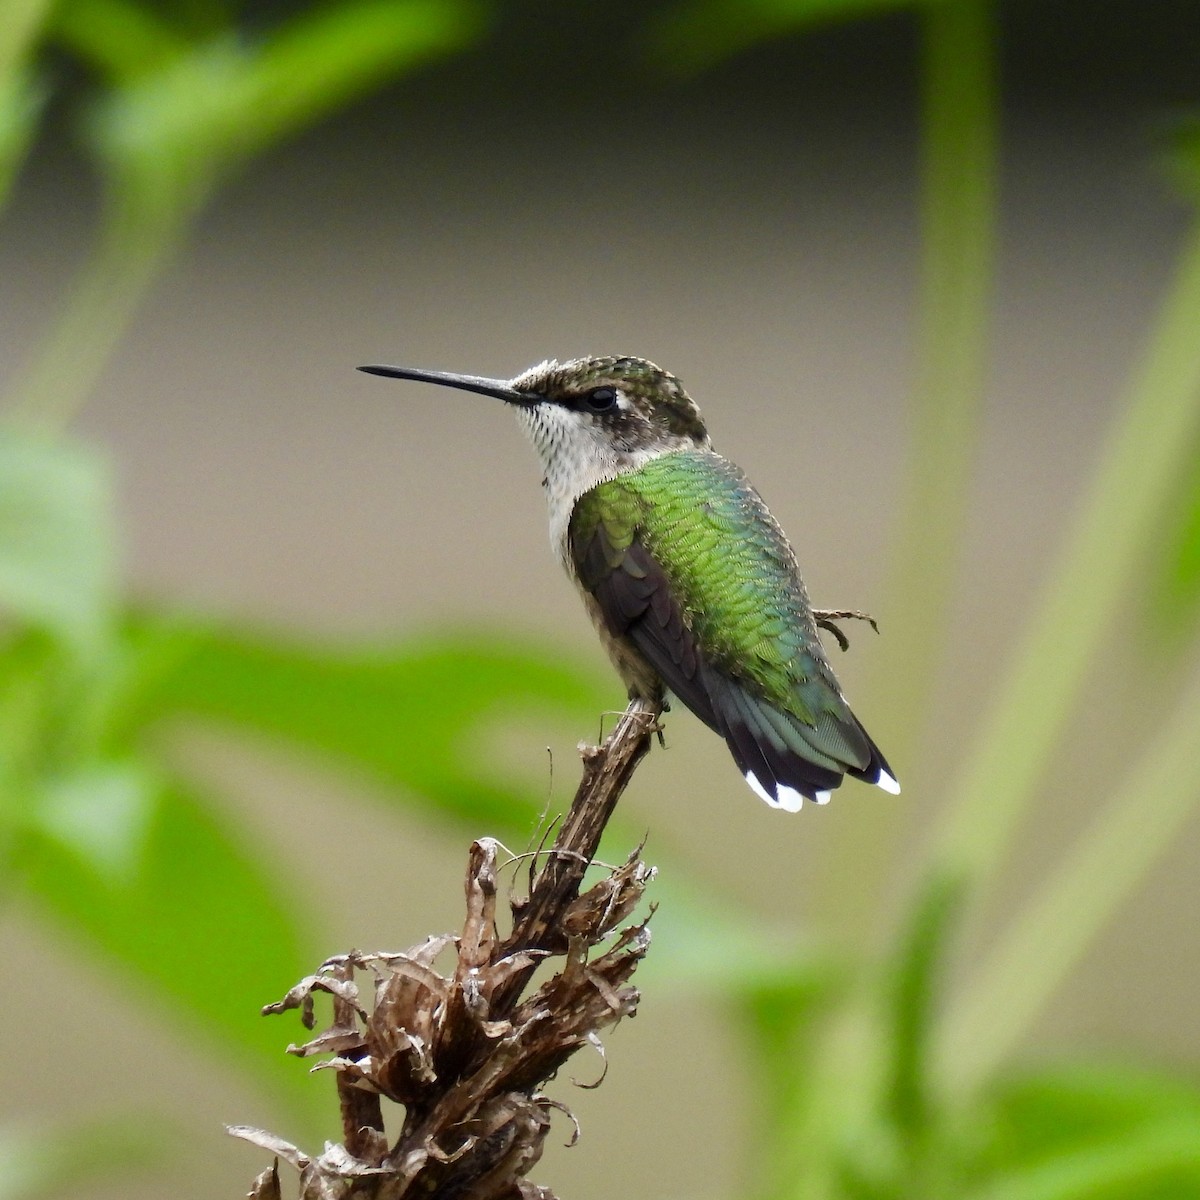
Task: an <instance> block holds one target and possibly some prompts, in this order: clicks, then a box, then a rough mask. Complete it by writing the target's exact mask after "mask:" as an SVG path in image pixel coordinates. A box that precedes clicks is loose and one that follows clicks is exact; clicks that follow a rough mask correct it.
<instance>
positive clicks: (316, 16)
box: [244, 0, 483, 145]
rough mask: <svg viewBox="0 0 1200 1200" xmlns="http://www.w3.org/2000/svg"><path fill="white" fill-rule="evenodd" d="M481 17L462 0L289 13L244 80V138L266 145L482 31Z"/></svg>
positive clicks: (384, 0) (383, 2)
mask: <svg viewBox="0 0 1200 1200" xmlns="http://www.w3.org/2000/svg"><path fill="white" fill-rule="evenodd" d="M482 16H483V10H482V8H481V7H480V6H478V5H477V4H475V3H470V2H466V0H358V2H357V3H343V4H339V5H337V6H336V7H332V8H326V9H324V10H323V11H316V12H312V13H306V14H305V15H304V16H303V17H299V18H296V19H295V20H293V21H292V22H291V23H290V24H288V25H287V26H285V27H284V28H283V29H282V30H280V32H279V33H278V34H277V35H276V36H275V37H274V38H272V39H271V40H270V41H269V42H268V43H267V44H266V45H264V46H263V48H262V50H261V52H260V53H259V54H258V56H257V58H256V59H255V62H254V65H253V67H252V69H251V72H250V74H249V77H248V79H247V88H246V94H245V97H244V101H245V112H244V119H245V121H246V130H247V132H248V134H249V136H250V138H251V140H252V141H254V142H256V143H257V144H259V145H265V144H268V143H269V142H272V141H274V140H276V139H278V138H279V137H281V136H284V135H286V134H289V133H291V132H294V131H295V130H297V129H299V128H302V127H303V126H305V125H308V124H310V123H311V122H312V121H314V120H316V119H317V118H319V117H320V116H322V115H324V114H325V113H328V112H330V111H333V110H334V109H336V108H339V107H341V106H343V105H345V104H346V103H347V102H348V101H350V100H351V99H352V98H353V97H355V96H359V95H362V94H364V93H366V92H368V91H370V90H372V89H373V88H375V87H376V86H377V85H378V84H380V83H382V82H383V81H384V80H385V79H387V78H389V77H391V76H392V75H398V74H402V73H404V72H406V71H410V70H412V69H414V68H416V67H418V66H421V65H423V64H424V63H427V62H429V61H431V60H434V59H437V58H440V57H443V56H445V55H447V54H450V53H452V52H454V51H457V50H461V49H463V48H464V47H465V46H466V45H467V44H468V43H469V42H470V41H472V40H473V39H474V38H476V37H477V36H478V35H479V34H480V33H481V32H482V29H483V20H482Z"/></svg>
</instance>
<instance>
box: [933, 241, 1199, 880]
mask: <svg viewBox="0 0 1200 1200" xmlns="http://www.w3.org/2000/svg"><path fill="white" fill-rule="evenodd" d="M1198 329H1200V222H1197V223H1196V224H1195V226H1194V227H1193V228H1192V230H1191V231H1190V233H1189V235H1188V240H1187V243H1186V245H1185V246H1184V249H1183V254H1182V256H1181V259H1180V262H1179V264H1178V270H1177V273H1176V277H1175V281H1174V284H1173V286H1172V288H1171V291H1170V293H1169V295H1168V296H1167V299H1166V301H1165V304H1164V306H1163V309H1162V312H1161V314H1160V317H1159V320H1158V324H1157V327H1156V329H1155V331H1154V335H1153V337H1152V339H1151V342H1150V345H1149V347H1148V350H1147V352H1146V355H1145V357H1144V360H1143V362H1142V365H1141V368H1140V370H1139V371H1138V373H1137V375H1136V378H1135V379H1134V382H1133V386H1132V389H1131V394H1130V397H1129V401H1128V403H1127V404H1126V405H1125V406H1124V407H1123V408H1122V410H1121V412H1120V413H1119V415H1118V417H1117V419H1116V421H1115V423H1114V425H1113V428H1112V431H1111V433H1110V436H1109V438H1108V442H1107V445H1106V447H1105V449H1104V452H1103V454H1102V457H1101V460H1100V464H1099V468H1098V470H1097V471H1096V474H1095V477H1094V479H1093V480H1092V483H1091V486H1090V488H1089V489H1088V492H1087V495H1086V496H1085V498H1084V500H1083V503H1082V505H1081V506H1080V509H1079V511H1078V513H1077V515H1076V518H1075V521H1074V525H1073V528H1072V530H1071V532H1070V534H1069V537H1068V542H1067V546H1066V549H1065V550H1064V552H1063V554H1062V556H1061V558H1060V560H1059V563H1058V566H1057V568H1056V570H1055V571H1054V573H1053V576H1052V578H1051V580H1050V582H1049V584H1048V586H1047V588H1046V590H1045V592H1044V593H1043V596H1042V598H1041V600H1040V602H1039V603H1038V604H1037V605H1036V606H1035V608H1034V615H1033V618H1032V620H1031V622H1030V624H1029V626H1028V628H1027V630H1026V632H1025V635H1024V637H1023V638H1022V641H1021V644H1020V646H1019V647H1018V649H1017V651H1016V653H1015V654H1014V656H1013V658H1012V661H1011V665H1010V666H1009V668H1008V670H1007V672H1006V674H1005V675H1004V677H1003V678H1002V679H1001V681H1000V683H999V685H998V687H997V690H996V698H995V701H994V703H993V706H992V709H991V712H990V713H989V714H988V715H987V717H986V718H985V720H984V722H983V725H982V728H981V731H980V734H979V736H978V738H977V740H976V743H975V747H974V750H973V752H972V753H971V754H970V756H969V757H968V759H967V762H966V764H965V767H964V770H963V772H962V775H961V777H960V778H959V780H958V782H957V784H956V785H955V786H954V787H953V788H952V790H951V796H952V797H954V803H953V806H952V808H951V809H950V810H949V812H948V814H947V820H946V822H945V824H944V827H943V828H942V830H941V833H940V839H939V842H938V846H937V854H936V857H937V860H938V862H939V863H940V864H941V865H942V868H943V869H947V870H949V871H951V872H952V873H960V874H961V875H963V876H964V877H965V878H967V879H969V880H970V881H971V883H972V886H973V887H975V888H977V889H978V888H981V887H983V886H986V885H987V884H988V883H990V882H991V880H992V877H993V876H994V875H995V873H996V871H997V870H998V868H999V867H1000V865H1001V863H1002V861H1003V859H1004V856H1005V853H1006V851H1007V849H1008V846H1009V842H1010V840H1011V838H1012V835H1013V831H1014V830H1015V828H1016V827H1017V824H1018V822H1019V821H1020V819H1021V816H1022V815H1023V813H1024V811H1025V808H1026V807H1027V805H1028V803H1029V801H1030V799H1031V797H1032V795H1033V792H1034V789H1035V787H1036V784H1037V782H1038V780H1039V778H1040V777H1041V775H1042V773H1043V772H1044V770H1045V769H1046V766H1047V764H1048V762H1049V759H1050V754H1051V752H1052V750H1053V748H1054V746H1055V743H1056V742H1057V740H1058V736H1059V733H1060V731H1061V729H1062V727H1063V725H1064V724H1065V722H1066V721H1067V719H1068V717H1069V716H1070V714H1071V711H1072V708H1073V706H1074V704H1075V701H1076V699H1077V697H1078V694H1079V690H1080V688H1081V686H1082V684H1083V680H1084V676H1085V673H1086V671H1087V669H1088V667H1089V665H1090V664H1091V662H1092V661H1093V656H1094V655H1095V654H1096V652H1097V651H1098V650H1099V649H1100V647H1101V645H1102V642H1103V639H1104V638H1105V637H1107V636H1109V634H1110V630H1111V627H1112V623H1113V619H1114V617H1115V615H1116V612H1117V606H1118V605H1119V604H1120V602H1121V600H1122V598H1123V596H1124V595H1125V592H1126V589H1127V587H1128V585H1129V583H1130V582H1131V580H1132V579H1133V575H1134V571H1135V570H1136V567H1137V562H1138V557H1139V555H1140V553H1141V551H1142V549H1143V547H1144V546H1145V545H1146V543H1147V542H1148V541H1149V540H1151V539H1152V538H1153V536H1154V529H1155V524H1156V522H1157V521H1158V520H1159V518H1160V516H1161V514H1162V511H1163V506H1164V504H1165V503H1166V502H1167V500H1168V499H1169V496H1170V494H1171V489H1172V487H1173V486H1174V483H1175V480H1177V479H1178V477H1179V471H1180V468H1181V467H1182V465H1183V459H1184V457H1185V456H1186V455H1187V454H1189V453H1191V447H1192V446H1194V445H1195V438H1196V436H1197V433H1198V432H1200V337H1198V336H1197V332H1196V331H1197V330H1198Z"/></svg>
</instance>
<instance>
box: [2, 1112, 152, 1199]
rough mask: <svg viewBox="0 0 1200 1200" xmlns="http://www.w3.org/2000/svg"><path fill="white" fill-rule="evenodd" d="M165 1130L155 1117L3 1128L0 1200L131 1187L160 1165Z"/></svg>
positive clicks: (139, 1115) (140, 1115) (144, 1114)
mask: <svg viewBox="0 0 1200 1200" xmlns="http://www.w3.org/2000/svg"><path fill="white" fill-rule="evenodd" d="M166 1139H167V1131H166V1129H165V1128H164V1127H163V1126H162V1123H161V1121H160V1120H159V1118H158V1117H157V1116H155V1115H154V1114H152V1113H139V1114H137V1115H136V1116H135V1115H132V1114H131V1115H130V1116H128V1117H125V1118H121V1119H117V1120H112V1119H105V1120H90V1121H88V1120H85V1121H82V1122H80V1121H73V1122H72V1123H71V1125H70V1126H69V1127H68V1126H65V1125H64V1126H58V1127H50V1128H47V1127H46V1126H45V1124H44V1123H43V1124H39V1125H38V1126H37V1127H36V1128H35V1127H34V1126H33V1125H32V1124H22V1125H16V1124H12V1125H7V1126H0V1200H41V1198H42V1197H47V1198H50V1197H57V1196H62V1195H64V1194H66V1193H67V1192H68V1191H70V1190H71V1189H73V1188H80V1189H81V1194H82V1193H83V1191H88V1190H91V1189H94V1188H95V1187H96V1186H97V1185H98V1184H100V1183H101V1182H105V1181H107V1180H109V1179H112V1180H113V1181H114V1182H115V1183H117V1184H121V1185H127V1184H130V1183H131V1182H132V1181H133V1180H134V1179H135V1178H136V1176H137V1175H138V1174H140V1173H141V1172H142V1171H143V1170H145V1169H146V1168H147V1167H150V1166H152V1165H154V1164H155V1163H157V1162H159V1161H160V1160H161V1159H162V1157H163V1155H164V1151H165V1149H166Z"/></svg>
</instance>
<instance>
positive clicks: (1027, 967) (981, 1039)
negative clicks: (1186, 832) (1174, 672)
mask: <svg viewBox="0 0 1200 1200" xmlns="http://www.w3.org/2000/svg"><path fill="white" fill-rule="evenodd" d="M1198 712H1200V676H1197V678H1196V679H1195V680H1194V681H1193V683H1192V686H1191V688H1190V689H1189V690H1188V691H1187V692H1186V693H1185V695H1184V697H1183V699H1182V701H1181V702H1180V703H1179V704H1178V705H1177V706H1176V709H1175V714H1174V717H1173V718H1172V720H1171V722H1170V724H1169V725H1167V726H1166V727H1165V728H1164V729H1163V730H1162V732H1161V734H1160V735H1159V736H1158V738H1156V739H1155V741H1154V743H1153V744H1152V745H1151V746H1150V748H1149V749H1148V750H1147V751H1146V753H1145V754H1144V755H1143V756H1142V758H1141V760H1140V761H1139V762H1138V763H1137V764H1136V766H1135V767H1134V768H1133V769H1132V770H1130V772H1129V774H1128V776H1127V778H1126V781H1125V784H1124V786H1123V787H1122V788H1121V790H1120V791H1119V792H1118V793H1117V794H1116V795H1115V796H1114V797H1113V798H1112V800H1110V801H1109V803H1108V805H1107V807H1106V808H1105V809H1104V811H1103V812H1102V813H1101V814H1100V816H1099V817H1098V818H1097V819H1096V820H1095V822H1094V823H1093V824H1092V826H1091V828H1090V829H1088V830H1087V832H1086V833H1085V834H1084V835H1083V837H1082V838H1080V840H1079V841H1078V843H1077V844H1076V845H1075V847H1074V848H1073V849H1072V850H1071V852H1070V853H1069V854H1068V855H1067V857H1066V858H1065V860H1064V861H1063V862H1062V863H1061V864H1059V866H1058V867H1057V869H1056V870H1055V872H1054V874H1053V875H1052V877H1051V878H1050V879H1049V880H1048V881H1047V882H1046V883H1045V885H1044V886H1043V887H1042V888H1041V889H1040V890H1039V891H1038V892H1037V893H1036V894H1035V895H1034V896H1033V897H1032V898H1031V899H1030V900H1029V902H1028V903H1027V904H1026V905H1025V907H1024V909H1023V911H1022V912H1021V913H1020V914H1019V915H1018V916H1017V917H1016V918H1015V920H1014V921H1013V922H1012V924H1011V925H1010V926H1009V928H1008V930H1007V931H1006V932H1005V934H1004V936H1003V938H1002V939H1001V941H1000V943H999V944H998V945H997V946H996V948H995V949H994V950H993V951H992V953H991V954H990V955H989V956H988V958H987V960H986V962H985V963H984V964H983V965H982V967H981V968H980V969H979V970H978V971H977V972H976V973H975V974H974V976H973V977H972V979H971V982H970V984H969V987H968V989H967V991H966V993H965V994H964V995H963V996H962V998H961V999H960V1000H959V1001H958V1003H957V1004H956V1005H955V1006H954V1007H953V1008H952V1010H951V1012H950V1013H949V1014H948V1017H947V1020H946V1023H945V1025H944V1026H943V1032H942V1037H941V1039H940V1041H941V1046H940V1051H941V1052H940V1056H939V1057H940V1064H939V1066H940V1074H941V1077H942V1079H943V1080H944V1081H945V1084H946V1087H947V1088H948V1089H949V1091H950V1092H951V1094H954V1093H962V1092H964V1091H967V1090H969V1089H971V1088H974V1087H977V1086H978V1085H979V1084H981V1083H983V1082H984V1081H985V1080H986V1079H987V1077H988V1076H989V1074H990V1073H991V1072H992V1071H993V1070H994V1069H995V1067H996V1066H997V1065H999V1063H1000V1062H1001V1061H1002V1060H1003V1059H1004V1057H1005V1056H1006V1055H1007V1054H1008V1053H1009V1051H1011V1050H1012V1049H1013V1047H1014V1046H1015V1045H1016V1044H1017V1042H1018V1041H1019V1039H1020V1037H1021V1035H1022V1034H1023V1033H1024V1032H1025V1030H1026V1029H1028V1027H1029V1025H1030V1023H1031V1022H1032V1021H1033V1019H1034V1018H1035V1017H1036V1016H1037V1015H1038V1014H1039V1013H1040V1012H1041V1010H1042V1009H1043V1008H1044V1006H1045V1004H1046V1002H1047V1000H1049V999H1050V997H1051V996H1052V995H1053V994H1054V992H1055V990H1056V989H1057V988H1058V986H1059V985H1060V984H1061V983H1062V981H1063V979H1064V978H1065V977H1066V976H1067V975H1068V974H1069V973H1070V971H1071V970H1072V968H1073V967H1074V966H1075V964H1076V963H1078V962H1079V960H1080V958H1081V957H1082V956H1083V954H1084V952H1085V951H1086V950H1087V948H1088V946H1089V945H1090V944H1091V942H1092V941H1093V939H1094V938H1095V936H1096V934H1097V933H1098V932H1099V931H1100V930H1101V929H1102V928H1103V927H1104V925H1105V924H1106V923H1107V921H1108V920H1109V918H1110V917H1111V916H1112V914H1113V913H1114V912H1116V910H1117V909H1118V908H1119V907H1120V906H1121V905H1122V904H1123V903H1125V902H1126V901H1127V900H1128V899H1129V896H1130V894H1131V893H1132V892H1133V890H1134V889H1135V888H1136V887H1137V885H1138V883H1139V882H1140V881H1141V879H1142V878H1143V876H1144V875H1145V874H1146V871H1147V870H1148V869H1149V867H1150V866H1151V865H1152V864H1153V862H1154V861H1155V859H1157V858H1158V857H1159V855H1161V854H1162V853H1163V852H1164V851H1165V850H1167V849H1168V848H1169V847H1170V845H1171V843H1172V841H1173V840H1174V839H1175V837H1176V835H1177V834H1178V833H1179V831H1180V829H1181V828H1182V826H1183V824H1184V822H1185V820H1186V819H1187V818H1188V816H1189V815H1190V814H1191V812H1192V810H1193V809H1194V808H1196V807H1197V805H1198V804H1200V735H1198V734H1197V719H1196V714H1197V713H1198Z"/></svg>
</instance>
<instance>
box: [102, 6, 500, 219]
mask: <svg viewBox="0 0 1200 1200" xmlns="http://www.w3.org/2000/svg"><path fill="white" fill-rule="evenodd" d="M479 29H480V20H479V9H478V8H477V7H476V6H475V5H473V4H470V3H466V2H464V0H359V2H358V3H350V4H343V5H340V6H338V7H335V8H329V9H325V10H321V11H317V12H311V13H306V14H304V15H303V16H301V17H296V18H294V19H293V20H292V21H291V22H290V23H289V24H287V25H285V26H284V27H283V28H282V29H281V30H279V31H278V32H276V33H275V34H274V35H272V36H271V37H269V38H267V39H265V40H264V41H263V42H262V43H261V44H259V45H253V44H250V43H248V42H246V41H242V40H240V39H238V38H236V37H234V36H230V35H226V36H222V37H218V38H214V39H211V40H207V41H204V42H201V43H199V44H196V45H193V46H190V47H188V48H187V49H186V50H180V51H179V52H177V53H171V52H170V50H169V48H164V46H163V45H162V44H161V42H159V41H156V42H155V49H154V61H156V62H157V63H159V64H160V65H158V67H157V69H145V70H142V71H140V72H137V73H136V74H130V73H128V72H127V71H124V70H123V73H124V74H126V75H127V78H126V79H125V81H124V83H123V86H120V87H118V88H117V89H115V90H114V91H112V92H110V93H109V94H107V95H106V96H105V97H104V98H103V100H102V102H101V103H100V104H98V105H97V106H96V108H95V109H94V110H93V112H92V114H91V117H90V119H89V121H88V123H87V126H86V134H87V138H88V141H89V143H90V144H91V146H92V148H93V150H94V151H95V153H96V155H97V157H98V159H99V160H100V162H101V163H102V164H103V165H104V167H105V168H106V171H107V173H108V175H109V178H110V182H111V184H112V186H113V188H114V189H115V190H116V193H117V195H118V196H120V195H125V197H126V201H125V202H126V203H128V195H129V194H132V193H136V194H137V195H139V196H140V197H141V199H140V202H139V206H140V209H141V210H142V219H145V212H146V210H149V211H150V212H158V213H160V214H162V215H161V218H160V219H161V220H163V221H164V222H166V221H168V220H169V217H168V214H174V215H175V216H176V218H178V216H179V215H180V214H183V215H185V216H186V215H187V214H189V213H190V212H191V211H193V210H195V209H196V208H198V207H199V206H200V204H202V203H203V201H204V200H205V199H206V198H207V196H208V194H209V192H210V191H211V189H212V187H213V186H214V185H215V183H216V182H217V181H218V180H219V179H220V178H221V177H222V176H223V175H224V174H226V173H227V172H228V171H229V170H231V169H232V168H234V167H236V166H238V165H240V164H241V163H242V162H244V161H245V160H246V159H248V158H249V157H251V156H252V155H254V154H257V153H259V152H261V151H262V150H264V149H266V148H267V147H268V146H270V145H272V144H274V143H275V142H277V141H279V140H280V139H281V138H283V137H286V136H288V135H291V134H294V133H297V132H299V131H300V130H301V129H303V128H305V127H306V126H307V125H309V124H311V123H313V122H314V121H316V120H318V119H319V118H320V117H322V116H325V115H327V114H328V113H331V112H333V111H336V110H337V109H338V108H340V107H342V106H344V105H346V104H347V103H349V102H350V101H351V100H352V99H354V98H355V97H357V96H361V95H364V94H366V93H367V92H369V91H371V90H372V89H374V88H375V87H377V86H378V85H379V84H380V83H382V82H383V80H385V79H387V78H388V77H390V76H392V75H395V74H400V73H402V72H404V71H407V70H411V69H413V68H414V67H416V66H418V65H420V64H421V63H424V62H427V61H430V60H432V59H434V58H437V57H439V56H442V55H445V54H448V53H450V52H452V51H455V50H458V49H460V48H461V47H462V46H463V45H465V44H466V42H467V41H468V40H470V38H472V37H473V36H475V35H476V34H477V33H478V31H479ZM95 52H96V53H97V54H98V55H101V56H104V55H105V53H106V52H105V51H104V49H103V47H100V48H98V49H96V51H95ZM109 57H111V55H110V56H109Z"/></svg>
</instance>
